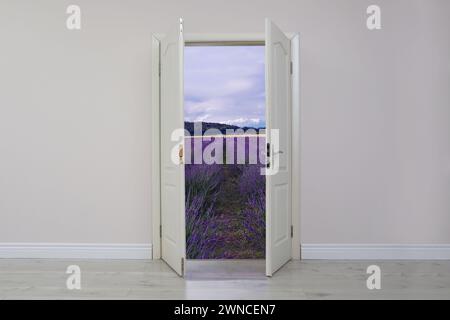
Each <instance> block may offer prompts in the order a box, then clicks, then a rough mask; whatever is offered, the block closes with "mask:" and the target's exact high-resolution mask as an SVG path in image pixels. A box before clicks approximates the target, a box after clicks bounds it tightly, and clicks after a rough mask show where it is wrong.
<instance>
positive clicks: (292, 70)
mask: <svg viewBox="0 0 450 320" xmlns="http://www.w3.org/2000/svg"><path fill="white" fill-rule="evenodd" d="M289 69H290V72H291V74H292V73H293V72H294V64H293V63H292V61H291V64H290V67H289Z"/></svg>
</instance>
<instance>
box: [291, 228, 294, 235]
mask: <svg viewBox="0 0 450 320" xmlns="http://www.w3.org/2000/svg"><path fill="white" fill-rule="evenodd" d="M293 237H294V226H291V238H293Z"/></svg>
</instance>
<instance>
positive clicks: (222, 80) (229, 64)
mask: <svg viewBox="0 0 450 320" xmlns="http://www.w3.org/2000/svg"><path fill="white" fill-rule="evenodd" d="M184 77H185V81H184V85H185V88H184V90H185V107H184V112H185V113H184V115H185V120H186V121H204V122H219V123H227V124H233V125H237V126H251V127H265V96H264V93H265V89H264V47H263V46H206V47H186V48H185V75H184Z"/></svg>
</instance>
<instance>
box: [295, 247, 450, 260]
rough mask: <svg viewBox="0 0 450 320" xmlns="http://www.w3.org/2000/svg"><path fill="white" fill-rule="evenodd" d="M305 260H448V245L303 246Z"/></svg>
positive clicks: (449, 257) (302, 252) (449, 255)
mask: <svg viewBox="0 0 450 320" xmlns="http://www.w3.org/2000/svg"><path fill="white" fill-rule="evenodd" d="M301 254H302V259H305V260H313V259H318V260H450V244H432V245H431V244H430V245H405V244H303V245H302V246H301Z"/></svg>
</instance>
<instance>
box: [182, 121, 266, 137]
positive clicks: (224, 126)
mask: <svg viewBox="0 0 450 320" xmlns="http://www.w3.org/2000/svg"><path fill="white" fill-rule="evenodd" d="M201 124H202V134H204V133H205V131H206V130H208V129H218V130H219V131H220V132H221V133H222V134H225V133H226V130H227V129H228V130H230V129H231V130H237V129H243V130H244V131H247V130H248V129H253V130H256V132H259V130H262V129H265V128H254V127H238V126H233V125H229V124H225V123H213V122H202V123H201ZM184 129H185V130H187V131H189V133H190V135H191V136H193V135H194V123H193V122H189V121H185V122H184Z"/></svg>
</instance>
